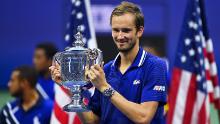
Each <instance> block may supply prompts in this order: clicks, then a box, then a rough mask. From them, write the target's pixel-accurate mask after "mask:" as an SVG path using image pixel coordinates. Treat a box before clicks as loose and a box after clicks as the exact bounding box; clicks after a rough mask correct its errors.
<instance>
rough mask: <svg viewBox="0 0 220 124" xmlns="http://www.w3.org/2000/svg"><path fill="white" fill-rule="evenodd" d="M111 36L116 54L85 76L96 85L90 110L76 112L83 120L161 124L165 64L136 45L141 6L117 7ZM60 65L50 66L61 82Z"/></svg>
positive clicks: (124, 4)
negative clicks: (111, 59) (115, 47)
mask: <svg viewBox="0 0 220 124" xmlns="http://www.w3.org/2000/svg"><path fill="white" fill-rule="evenodd" d="M110 23H111V27H112V37H113V40H114V42H115V44H116V46H117V48H118V51H119V54H118V55H117V56H116V58H115V59H114V60H113V61H110V62H109V63H107V64H106V65H105V66H104V69H103V68H102V66H100V65H94V66H92V67H91V68H90V69H89V70H88V68H86V75H87V76H88V78H89V79H90V81H91V82H92V84H93V85H94V86H95V88H96V89H95V93H94V95H93V96H92V98H91V99H90V101H89V108H90V109H91V110H92V111H89V112H83V113H78V115H79V116H80V119H81V121H82V122H84V123H101V124H131V123H140V124H141V123H142V124H147V123H151V124H160V123H163V106H164V104H165V103H166V80H167V79H166V78H167V70H166V64H165V62H164V61H163V60H161V59H160V58H158V57H155V56H153V55H151V54H150V53H147V52H145V51H144V50H143V49H142V48H140V47H139V39H140V37H141V36H142V34H143V31H144V17H143V14H142V13H141V11H140V9H139V8H138V7H137V6H136V5H134V4H132V3H129V2H122V3H121V4H120V5H119V6H117V7H116V8H115V9H114V10H113V12H112V14H111V18H110ZM59 68H60V67H59V65H57V64H56V65H55V66H51V67H50V69H51V73H52V77H53V79H54V80H55V82H57V83H60V82H61V80H60V79H61V78H60V69H59Z"/></svg>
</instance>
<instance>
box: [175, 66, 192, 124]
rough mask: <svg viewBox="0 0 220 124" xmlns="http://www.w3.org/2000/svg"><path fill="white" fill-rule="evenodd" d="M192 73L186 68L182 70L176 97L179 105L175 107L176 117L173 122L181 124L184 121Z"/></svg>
mask: <svg viewBox="0 0 220 124" xmlns="http://www.w3.org/2000/svg"><path fill="white" fill-rule="evenodd" d="M191 76H192V75H191V73H190V72H188V71H185V70H182V74H181V78H180V85H179V88H178V93H177V98H176V104H177V105H178V107H175V109H174V117H173V118H174V119H173V121H172V124H181V123H182V121H183V116H184V110H185V107H186V106H185V104H186V97H182V96H187V93H188V90H189V84H190V80H191Z"/></svg>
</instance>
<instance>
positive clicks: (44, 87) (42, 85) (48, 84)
mask: <svg viewBox="0 0 220 124" xmlns="http://www.w3.org/2000/svg"><path fill="white" fill-rule="evenodd" d="M54 85H55V83H54V81H53V80H52V78H51V77H49V78H47V79H46V78H44V77H43V76H39V77H38V81H37V85H36V89H37V90H38V92H39V93H40V95H41V96H42V97H43V98H44V99H51V100H54V96H55V90H54Z"/></svg>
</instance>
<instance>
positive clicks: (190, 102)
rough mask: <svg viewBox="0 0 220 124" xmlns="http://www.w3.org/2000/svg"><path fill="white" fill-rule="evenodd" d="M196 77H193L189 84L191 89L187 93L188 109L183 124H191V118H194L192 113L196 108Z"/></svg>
mask: <svg viewBox="0 0 220 124" xmlns="http://www.w3.org/2000/svg"><path fill="white" fill-rule="evenodd" d="M195 82H196V76H195V75H192V77H191V81H190V84H189V89H188V92H187V97H186V98H187V101H186V104H185V106H186V108H185V111H184V110H183V111H184V117H183V124H188V123H189V122H191V117H192V111H193V108H194V104H195V101H196V88H197V87H196V83H195Z"/></svg>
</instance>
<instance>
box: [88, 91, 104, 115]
mask: <svg viewBox="0 0 220 124" xmlns="http://www.w3.org/2000/svg"><path fill="white" fill-rule="evenodd" d="M100 97H101V93H100V92H99V91H98V90H97V89H95V92H94V95H93V96H92V97H91V98H90V100H89V104H88V107H89V109H90V110H92V112H93V113H95V114H96V115H97V116H99V117H100V115H101V103H100V102H101V100H100Z"/></svg>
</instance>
